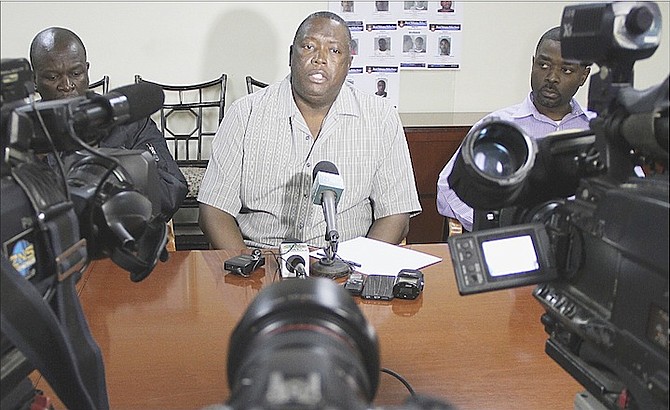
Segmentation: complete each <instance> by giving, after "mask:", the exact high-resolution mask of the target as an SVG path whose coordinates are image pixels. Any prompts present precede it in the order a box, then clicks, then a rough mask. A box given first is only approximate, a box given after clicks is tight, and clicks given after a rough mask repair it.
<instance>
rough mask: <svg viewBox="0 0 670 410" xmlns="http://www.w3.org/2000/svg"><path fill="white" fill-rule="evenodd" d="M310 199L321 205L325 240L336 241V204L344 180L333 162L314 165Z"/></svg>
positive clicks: (342, 188)
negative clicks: (324, 222) (324, 221)
mask: <svg viewBox="0 0 670 410" xmlns="http://www.w3.org/2000/svg"><path fill="white" fill-rule="evenodd" d="M312 178H313V181H314V182H313V183H312V201H313V202H314V204H315V205H321V207H322V208H323V216H324V218H325V220H326V241H327V242H329V243H336V242H337V240H338V239H339V234H338V233H337V221H336V217H337V204H338V202H339V201H340V197H341V196H342V191H343V190H344V180H343V179H342V177H341V176H340V173H339V172H338V171H337V167H336V166H335V164H333V163H332V162H329V161H321V162H319V163H318V164H316V166H315V167H314V171H313V172H312Z"/></svg>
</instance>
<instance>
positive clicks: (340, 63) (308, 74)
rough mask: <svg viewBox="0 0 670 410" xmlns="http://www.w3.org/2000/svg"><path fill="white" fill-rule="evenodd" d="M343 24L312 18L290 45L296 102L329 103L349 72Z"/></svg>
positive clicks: (347, 45)
mask: <svg viewBox="0 0 670 410" xmlns="http://www.w3.org/2000/svg"><path fill="white" fill-rule="evenodd" d="M349 47H350V45H349V37H348V36H347V28H346V26H344V25H342V24H340V23H338V22H337V21H334V20H331V19H329V18H324V17H317V18H314V19H312V20H311V21H310V22H309V23H308V25H307V26H306V27H305V29H304V30H303V33H302V34H301V35H299V36H298V38H297V39H296V41H295V43H294V44H293V45H292V47H291V85H292V87H293V96H294V98H295V99H296V103H305V104H307V105H311V106H315V107H316V106H330V105H331V104H332V103H333V101H335V98H337V95H338V94H339V92H340V89H341V88H342V84H343V83H344V80H345V79H346V77H347V74H348V73H349V67H350V66H351V60H352V57H351V53H350V49H349Z"/></svg>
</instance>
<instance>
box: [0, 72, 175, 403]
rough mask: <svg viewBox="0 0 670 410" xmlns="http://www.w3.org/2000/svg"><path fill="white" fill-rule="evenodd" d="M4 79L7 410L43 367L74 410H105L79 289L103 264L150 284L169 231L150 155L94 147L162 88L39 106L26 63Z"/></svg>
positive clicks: (148, 108) (29, 396) (156, 102)
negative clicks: (95, 263) (106, 260)
mask: <svg viewBox="0 0 670 410" xmlns="http://www.w3.org/2000/svg"><path fill="white" fill-rule="evenodd" d="M1 71H2V83H1V84H2V92H1V94H0V95H1V99H0V103H1V106H0V115H1V118H0V120H1V121H0V138H1V143H2V160H1V162H0V165H1V172H2V174H1V176H2V187H1V200H2V207H1V211H2V228H1V230H2V286H1V288H2V339H1V347H2V397H1V398H2V402H1V405H0V407H2V408H3V409H4V408H12V409H14V408H29V405H30V403H31V402H32V400H33V399H34V397H35V394H36V393H35V391H34V389H33V387H32V384H31V382H30V380H29V379H28V378H27V376H28V375H29V374H30V373H31V372H32V371H33V370H34V369H37V370H39V371H40V373H41V374H42V375H43V376H44V377H45V378H46V380H47V381H48V382H49V384H50V385H51V386H52V387H53V389H54V391H55V392H56V394H58V396H59V398H61V400H62V401H63V403H64V404H65V405H66V406H67V407H69V408H99V409H104V408H108V406H109V405H108V403H107V393H106V386H105V379H104V368H103V363H102V358H101V355H100V351H99V349H98V346H97V344H96V343H95V341H93V339H92V337H91V335H90V333H89V331H88V327H87V325H86V320H85V318H84V315H83V313H82V310H81V306H80V304H79V299H78V296H77V294H76V291H75V284H76V282H77V281H78V280H79V279H80V277H81V275H82V273H83V271H84V270H85V268H86V266H87V265H88V263H89V262H90V260H91V259H96V258H102V257H110V258H111V259H112V260H113V261H114V262H115V263H117V264H118V265H119V266H121V267H122V268H124V269H126V270H128V271H129V272H130V278H131V280H133V281H135V282H137V281H140V280H142V279H144V278H145V277H146V276H147V275H148V274H149V273H150V272H151V271H152V270H153V268H154V267H155V265H156V264H157V262H158V260H159V259H161V260H165V259H166V258H167V252H166V250H165V244H166V242H167V229H166V224H165V222H166V221H165V220H164V218H163V217H162V216H161V215H160V212H159V211H160V202H159V197H158V195H159V192H158V188H157V186H158V181H159V179H158V178H159V177H158V171H157V168H156V163H155V160H154V159H153V157H152V156H151V155H150V154H149V153H145V152H143V151H133V150H120V149H103V148H98V149H96V148H93V147H91V145H92V144H95V143H97V142H98V141H100V139H102V138H104V136H106V135H107V134H108V133H109V131H110V130H111V129H112V127H114V126H116V125H118V124H121V123H124V122H129V121H135V120H138V119H140V118H143V117H146V116H148V115H150V114H151V113H152V112H154V111H156V110H157V109H159V108H160V106H161V105H162V103H163V98H164V96H163V92H162V90H160V88H157V87H155V86H152V85H148V86H147V85H143V84H137V85H131V86H126V87H121V88H118V89H116V90H112V91H111V92H110V93H108V94H106V95H104V96H100V95H96V94H94V93H89V94H87V95H86V96H84V97H76V98H71V99H65V100H55V101H39V102H36V101H34V99H32V94H33V92H34V88H35V87H34V84H33V83H32V78H33V73H32V71H31V69H30V64H29V63H28V61H27V60H25V59H3V60H2V63H1ZM49 163H50V164H49ZM54 168H55V169H56V170H57V171H56V170H54ZM25 406H28V407H25Z"/></svg>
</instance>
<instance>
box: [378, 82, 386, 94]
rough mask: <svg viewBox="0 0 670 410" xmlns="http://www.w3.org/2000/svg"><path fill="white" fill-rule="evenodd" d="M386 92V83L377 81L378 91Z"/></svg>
mask: <svg viewBox="0 0 670 410" xmlns="http://www.w3.org/2000/svg"><path fill="white" fill-rule="evenodd" d="M385 90H386V81H384V80H379V81H377V91H379V92H380V93H381V92H384V91H385Z"/></svg>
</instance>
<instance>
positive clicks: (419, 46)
mask: <svg viewBox="0 0 670 410" xmlns="http://www.w3.org/2000/svg"><path fill="white" fill-rule="evenodd" d="M414 44H416V48H417V49H419V50H423V38H421V37H417V38H416V40H414Z"/></svg>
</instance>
